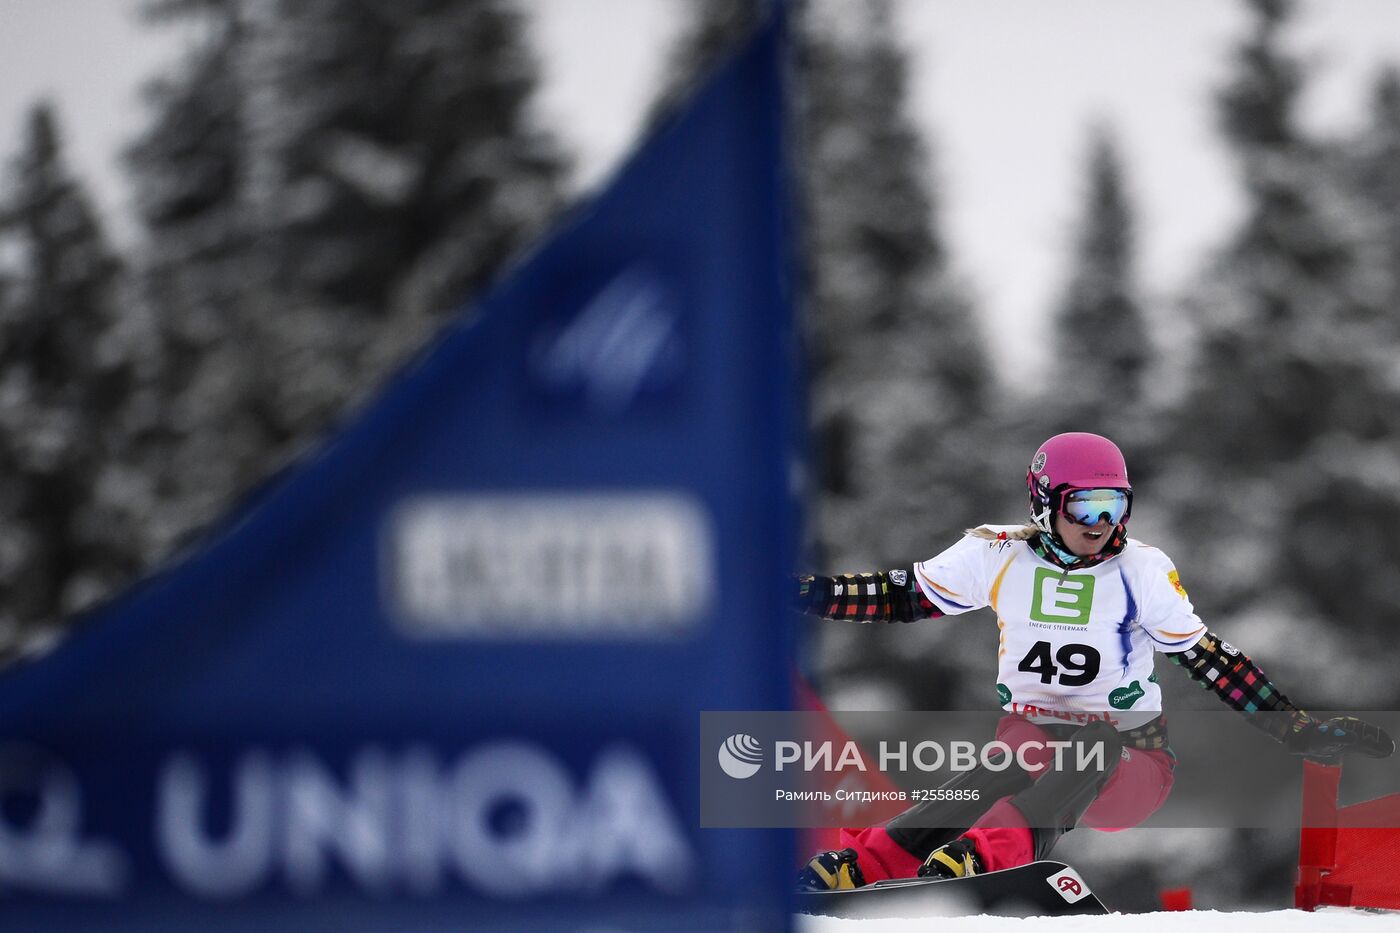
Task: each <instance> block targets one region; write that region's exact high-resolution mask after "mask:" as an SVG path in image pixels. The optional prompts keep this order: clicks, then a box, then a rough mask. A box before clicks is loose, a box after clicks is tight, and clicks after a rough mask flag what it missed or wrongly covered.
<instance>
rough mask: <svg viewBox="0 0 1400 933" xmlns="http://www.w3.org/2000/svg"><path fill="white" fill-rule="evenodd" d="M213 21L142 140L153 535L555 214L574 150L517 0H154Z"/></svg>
mask: <svg viewBox="0 0 1400 933" xmlns="http://www.w3.org/2000/svg"><path fill="white" fill-rule="evenodd" d="M150 10H151V13H152V16H153V17H155V18H157V19H167V20H169V19H174V20H177V21H182V22H184V23H186V24H187V25H197V26H198V27H199V28H198V30H193V31H195V32H197V34H199V35H201V36H202V41H200V42H199V43H198V44H197V46H196V47H195V48H194V49H193V50H192V52H191V54H190V55H189V57H188V58H187V59H186V60H184V61H183V62H181V63H179V64H178V65H177V67H176V70H175V72H174V73H172V75H171V76H169V77H168V78H166V79H165V80H163V81H161V82H158V83H157V84H156V85H155V86H154V87H153V89H152V92H151V98H152V102H153V105H154V113H153V118H152V120H151V123H150V126H149V128H148V129H147V131H146V132H145V133H144V134H143V136H142V137H141V138H140V139H139V140H138V141H137V143H136V144H135V145H134V146H133V147H132V149H131V158H132V165H133V170H134V173H135V175H136V179H137V182H138V184H137V190H138V194H139V195H140V199H141V201H140V203H141V214H142V217H143V219H144V220H145V221H146V224H147V227H148V230H149V232H150V234H151V236H150V240H151V250H150V257H149V274H148V275H147V276H146V277H145V280H144V284H145V294H146V295H147V297H148V300H149V302H150V305H151V307H152V309H153V313H154V314H155V316H156V318H157V319H158V320H159V321H160V323H161V327H162V332H163V334H164V337H165V349H166V356H167V358H168V360H169V365H168V367H167V369H166V372H165V373H163V376H162V391H163V395H162V406H163V408H164V410H165V411H166V412H167V417H166V419H165V420H166V422H167V423H168V424H169V425H170V434H169V437H168V438H167V439H166V444H165V449H164V450H163V452H162V453H161V454H160V455H159V456H158V457H156V458H155V460H156V461H157V463H155V464H153V467H154V468H156V469H157V470H158V471H159V472H160V476H161V479H160V485H161V487H162V489H163V491H164V493H165V495H164V497H163V499H162V501H163V502H164V503H167V504H169V506H170V507H169V508H168V509H162V510H160V515H161V518H160V519H158V520H157V521H156V523H157V524H158V525H159V528H158V529H157V531H158V535H157V537H158V538H159V539H161V540H164V541H167V542H169V541H173V540H175V539H177V538H179V537H181V536H185V535H188V534H189V533H191V532H193V531H195V530H197V529H199V528H201V527H203V526H204V525H206V524H207V523H208V522H209V521H211V520H213V519H214V518H215V517H217V516H218V515H219V514H221V513H222V512H223V511H225V510H226V509H227V508H228V507H229V506H230V504H231V503H232V502H233V501H234V499H235V497H236V496H237V495H238V494H239V493H240V492H242V491H243V490H246V489H247V488H248V487H250V486H251V485H252V484H254V483H255V482H257V481H258V480H259V479H261V478H263V477H266V476H268V475H269V474H271V473H272V472H273V471H275V470H276V469H277V468H278V467H279V466H281V465H282V464H284V463H285V462H286V461H287V459H288V458H289V457H291V456H293V455H294V454H295V453H296V452H298V451H299V450H301V449H303V448H305V447H306V446H307V445H308V444H309V443H311V442H312V441H313V440H315V439H316V438H317V437H319V436H320V435H322V434H323V433H324V431H325V430H327V428H328V427H329V426H330V425H331V424H333V423H334V422H335V421H336V419H337V418H339V417H340V416H341V415H342V414H343V413H344V412H345V411H346V410H347V408H348V407H350V406H351V405H352V404H353V403H354V402H356V401H357V400H359V399H361V398H363V397H365V396H366V395H367V394H369V393H370V392H371V391H372V390H373V389H374V388H375V387H376V386H378V385H379V384H380V383H381V381H382V379H383V378H384V377H385V376H386V375H387V374H388V373H389V372H391V371H392V370H393V369H394V367H396V366H397V365H398V364H399V363H400V362H401V361H402V360H403V359H404V358H405V357H406V356H407V355H408V354H409V353H411V352H412V351H413V350H414V349H416V348H417V347H419V346H421V345H422V343H423V341H424V340H425V339H427V338H428V337H429V335H430V334H431V333H432V332H433V330H434V329H435V328H436V326H437V325H438V324H439V323H440V322H441V321H442V320H443V318H444V317H445V315H446V314H447V313H449V312H450V311H452V310H455V309H456V308H457V307H458V306H459V305H460V304H461V303H462V302H463V301H465V300H466V299H468V298H469V297H470V296H471V294H472V293H473V292H475V291H477V290H478V289H480V288H481V287H482V286H483V285H485V284H486V283H487V282H488V281H489V280H490V279H491V278H492V277H493V276H494V275H496V274H497V273H498V272H499V271H500V269H501V268H502V267H503V266H504V265H505V264H506V263H507V262H508V260H509V258H510V257H511V256H512V255H513V254H514V253H515V252H516V251H518V250H520V249H522V248H523V247H524V246H525V245H526V244H527V243H528V242H529V240H530V239H531V238H532V237H533V236H535V235H537V234H539V233H540V232H541V231H542V230H543V228H544V225H545V223H546V222H547V221H548V220H549V219H550V218H551V216H552V215H553V214H554V212H555V211H556V210H557V209H558V208H559V206H560V203H561V202H560V196H559V194H558V183H559V179H560V176H561V174H562V171H563V167H564V162H563V158H562V156H561V155H560V153H559V151H558V150H557V148H556V146H555V144H554V142H553V140H552V139H551V137H550V136H549V135H548V134H547V133H545V132H543V131H542V130H540V129H539V128H537V127H536V126H535V125H534V124H533V122H532V120H531V114H530V109H529V104H530V98H531V95H532V93H533V91H534V87H535V83H536V70H535V63H534V61H533V59H532V57H531V54H530V50H529V49H528V47H527V45H526V43H525V35H524V23H523V20H522V17H521V14H520V13H519V11H518V10H517V9H516V5H515V4H514V3H512V2H509V0H471V2H447V0H409V2H404V3H394V4H383V3H375V2H368V0H308V2H304V3H303V2H296V3H293V2H283V0H272V2H255V0H156V2H154V3H152V4H151V5H150Z"/></svg>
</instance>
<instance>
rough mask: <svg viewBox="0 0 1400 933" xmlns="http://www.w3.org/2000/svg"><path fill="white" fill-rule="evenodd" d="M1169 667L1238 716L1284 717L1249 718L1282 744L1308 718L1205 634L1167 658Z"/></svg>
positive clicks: (1245, 661) (1254, 668) (1249, 664)
mask: <svg viewBox="0 0 1400 933" xmlns="http://www.w3.org/2000/svg"><path fill="white" fill-rule="evenodd" d="M1167 657H1168V658H1170V659H1171V661H1172V663H1174V664H1178V665H1180V666H1181V667H1184V668H1186V673H1187V674H1189V675H1190V676H1191V679H1192V680H1194V681H1196V682H1197V683H1199V684H1200V685H1201V686H1202V687H1204V688H1205V689H1207V690H1210V691H1211V692H1212V693H1214V694H1215V695H1216V696H1218V697H1220V699H1221V700H1223V701H1224V702H1225V703H1226V705H1228V706H1231V707H1233V708H1234V709H1237V710H1239V711H1240V712H1242V713H1255V712H1271V713H1288V714H1289V715H1287V716H1249V717H1248V719H1249V723H1250V725H1252V726H1255V727H1256V728H1259V729H1262V730H1263V731H1265V732H1267V733H1268V734H1269V735H1272V736H1273V737H1274V738H1276V739H1278V740H1279V741H1280V742H1283V741H1284V740H1285V739H1287V738H1288V737H1289V735H1290V734H1291V733H1293V732H1296V731H1297V730H1299V729H1300V728H1302V727H1303V726H1304V725H1306V724H1307V723H1309V722H1311V721H1312V720H1311V717H1309V716H1308V714H1307V713H1305V712H1303V711H1302V710H1300V709H1299V708H1298V707H1296V706H1294V705H1293V704H1292V703H1290V702H1288V697H1286V696H1284V695H1283V693H1282V692H1280V691H1279V689H1278V688H1277V687H1275V686H1274V685H1273V683H1272V682H1270V680H1269V678H1267V677H1265V676H1264V672H1263V671H1261V670H1260V669H1259V667H1258V665H1256V664H1255V663H1254V662H1253V661H1251V660H1250V659H1249V658H1248V656H1246V655H1245V654H1244V652H1242V651H1240V650H1239V649H1238V648H1235V647H1233V646H1232V645H1231V644H1230V643H1229V642H1227V641H1225V640H1224V639H1222V638H1221V637H1220V636H1219V635H1216V634H1215V633H1214V632H1206V633H1205V634H1204V635H1202V636H1201V639H1200V641H1198V642H1196V643H1195V644H1194V645H1192V646H1191V647H1190V648H1187V649H1186V650H1185V651H1177V652H1172V653H1170V654H1168V655H1167Z"/></svg>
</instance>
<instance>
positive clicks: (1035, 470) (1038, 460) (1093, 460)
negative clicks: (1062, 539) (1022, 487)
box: [1026, 431, 1133, 534]
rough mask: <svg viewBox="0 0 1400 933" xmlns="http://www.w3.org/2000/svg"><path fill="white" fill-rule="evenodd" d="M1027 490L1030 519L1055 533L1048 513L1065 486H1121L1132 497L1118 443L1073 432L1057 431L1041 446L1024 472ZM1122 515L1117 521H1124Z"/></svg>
mask: <svg viewBox="0 0 1400 933" xmlns="http://www.w3.org/2000/svg"><path fill="white" fill-rule="evenodd" d="M1026 485H1027V486H1028V487H1029V489H1030V496H1031V519H1032V520H1033V521H1034V522H1035V525H1036V527H1037V528H1039V529H1040V530H1041V531H1044V532H1046V533H1048V534H1054V527H1053V525H1052V522H1051V516H1053V515H1054V514H1055V511H1056V510H1057V509H1058V508H1059V505H1060V500H1061V497H1062V495H1063V493H1064V491H1065V490H1066V489H1124V490H1127V492H1128V496H1129V503H1130V505H1129V510H1130V511H1131V501H1132V499H1131V497H1132V491H1133V487H1132V485H1131V484H1130V483H1129V482H1128V465H1127V463H1125V462H1124V460H1123V452H1122V451H1121V450H1119V449H1118V445H1117V444H1115V443H1113V441H1111V440H1109V439H1108V438H1106V437H1101V436H1100V435H1098V434H1086V433H1084V432H1082V431H1072V432H1070V433H1068V434H1056V435H1055V436H1054V437H1052V438H1050V440H1048V441H1046V442H1045V443H1043V444H1041V445H1040V449H1039V450H1037V451H1036V452H1035V456H1034V457H1032V458H1031V468H1030V470H1029V471H1028V472H1027V473H1026ZM1127 522H1128V516H1127V515H1126V514H1125V515H1124V516H1123V519H1122V521H1121V522H1120V524H1127Z"/></svg>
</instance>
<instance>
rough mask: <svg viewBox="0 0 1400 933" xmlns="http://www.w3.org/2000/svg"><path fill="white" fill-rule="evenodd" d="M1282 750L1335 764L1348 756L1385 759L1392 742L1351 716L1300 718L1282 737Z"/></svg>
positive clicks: (1386, 736)
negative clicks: (1354, 754) (1324, 718)
mask: <svg viewBox="0 0 1400 933" xmlns="http://www.w3.org/2000/svg"><path fill="white" fill-rule="evenodd" d="M1283 746H1284V748H1286V749H1288V750H1289V751H1290V752H1292V753H1293V754H1295V755H1302V756H1303V757H1304V758H1307V759H1309V760H1311V761H1316V762H1320V763H1322V764H1337V763H1338V762H1339V761H1341V760H1342V756H1343V755H1346V754H1348V753H1352V752H1355V753H1357V754H1360V755H1365V756H1366V757H1367V758H1388V757H1390V755H1391V754H1393V753H1394V751H1395V740H1394V739H1392V738H1391V737H1390V735H1389V734H1388V733H1387V732H1386V731H1385V730H1384V729H1382V728H1381V727H1380V726H1373V725H1371V724H1370V723H1369V722H1366V721H1364V720H1361V719H1357V718H1356V717H1355V716H1336V717H1334V718H1332V719H1326V720H1320V719H1314V718H1312V717H1311V716H1308V715H1306V714H1304V715H1301V716H1299V717H1298V719H1297V721H1296V722H1294V724H1293V728H1292V729H1291V730H1290V731H1289V732H1288V733H1287V734H1286V735H1285V736H1284V737H1283Z"/></svg>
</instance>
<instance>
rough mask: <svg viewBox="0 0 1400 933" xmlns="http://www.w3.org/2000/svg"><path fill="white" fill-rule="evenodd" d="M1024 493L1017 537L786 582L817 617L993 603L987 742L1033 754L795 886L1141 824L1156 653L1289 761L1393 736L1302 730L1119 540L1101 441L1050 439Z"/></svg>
mask: <svg viewBox="0 0 1400 933" xmlns="http://www.w3.org/2000/svg"><path fill="white" fill-rule="evenodd" d="M1026 483H1027V486H1028V489H1029V494H1030V514H1031V522H1030V523H1029V524H1025V525H983V526H980V527H977V528H974V529H971V530H969V531H968V532H967V533H966V534H965V536H964V537H963V538H962V539H961V540H960V541H958V543H956V544H954V545H953V546H952V547H950V548H948V549H947V550H945V551H944V552H942V553H941V554H939V555H937V556H936V557H933V558H931V559H929V560H926V561H923V562H921V563H916V564H913V565H912V566H907V567H901V568H896V569H892V570H888V571H883V572H877V573H858V574H845V575H842V576H835V577H821V576H805V577H800V578H799V579H798V584H799V586H798V589H799V604H800V607H801V608H802V610H803V611H804V612H807V613H809V614H813V615H817V616H820V617H823V618H828V619H838V620H847V621H860V622H872V621H885V622H912V621H917V620H920V619H931V618H937V617H939V616H945V615H958V614H960V613H964V612H970V611H972V610H974V609H979V608H982V607H984V606H990V607H992V609H993V610H994V611H995V612H996V613H997V617H998V624H999V627H1000V629H1001V641H1000V646H999V650H998V655H999V661H998V683H997V692H998V695H999V698H1000V699H1001V701H1002V704H1003V709H1004V710H1006V711H1007V712H1008V713H1009V715H1007V716H1005V717H1003V718H1002V720H1001V721H1000V723H999V725H998V727H997V734H996V738H997V739H998V740H1000V741H1003V742H1005V743H1007V745H1008V746H1010V747H1011V748H1012V749H1021V748H1023V747H1025V748H1026V749H1027V750H1028V751H1029V750H1030V749H1033V748H1036V746H1035V745H1031V744H1029V743H1040V750H1039V751H1038V752H1037V753H1035V754H1026V755H1025V756H1024V759H1025V762H1026V763H1027V764H1029V765H1030V766H1031V767H1030V770H1023V769H1022V768H1021V767H1019V766H1012V767H1008V768H1006V769H1004V770H993V769H988V768H985V767H984V768H979V769H974V770H972V771H968V772H964V773H962V774H960V775H959V776H958V777H956V778H954V779H953V781H952V782H950V784H949V785H945V786H951V785H952V784H957V785H959V786H963V787H968V788H972V787H975V788H977V789H978V791H979V793H978V795H977V796H978V797H979V799H978V801H977V802H967V803H960V804H957V805H954V806H949V805H948V804H946V803H925V804H920V805H918V806H915V807H913V808H911V809H909V810H907V811H905V812H904V813H902V814H900V815H899V816H896V817H895V818H894V819H892V820H890V821H889V822H887V823H886V824H884V825H883V826H875V827H870V828H866V829H859V830H842V837H841V841H842V842H843V843H845V844H846V847H845V848H843V849H841V850H837V851H830V852H823V853H821V854H819V855H817V856H815V857H814V858H812V859H811V861H810V862H808V864H807V867H806V868H804V869H803V870H802V872H801V874H800V875H799V884H800V886H801V887H803V888H806V889H810V890H830V889H842V888H853V887H860V886H862V885H864V884H867V883H870V882H873V881H877V880H880V879H883V878H902V877H910V876H914V875H916V874H917V875H919V876H938V877H963V876H966V875H970V874H978V873H982V872H990V871H998V870H1001V869H1006V868H1014V867H1016V866H1019V865H1024V864H1027V863H1029V862H1031V861H1035V860H1038V859H1042V858H1044V857H1045V856H1046V854H1047V853H1048V852H1049V851H1050V849H1051V847H1052V846H1053V845H1054V844H1055V842H1056V840H1057V839H1058V838H1059V837H1060V836H1061V835H1062V834H1063V833H1065V832H1068V831H1069V830H1070V829H1073V828H1074V827H1075V826H1077V825H1086V826H1090V827H1095V828H1100V829H1117V828H1126V827H1130V826H1136V825H1138V824H1140V823H1141V822H1142V821H1143V820H1145V819H1146V818H1147V817H1148V816H1150V815H1151V814H1152V813H1153V812H1154V811H1155V810H1156V809H1157V808H1158V807H1160V806H1161V805H1162V803H1163V802H1164V801H1165V800H1166V797H1167V794H1168V793H1169V792H1170V790H1171V785H1172V770H1173V761H1174V759H1173V757H1172V754H1171V751H1170V749H1169V748H1168V745H1167V733H1166V725H1165V721H1164V720H1163V718H1162V714H1161V709H1162V706H1161V692H1160V690H1159V688H1158V686H1157V683H1156V680H1155V678H1153V676H1152V675H1153V658H1154V652H1155V651H1160V652H1163V653H1165V654H1166V655H1167V657H1168V658H1169V659H1171V660H1172V661H1173V662H1175V663H1176V664H1178V665H1180V666H1181V667H1183V668H1184V669H1185V670H1186V672H1187V674H1188V675H1190V676H1191V677H1192V678H1193V679H1195V680H1197V681H1198V682H1200V683H1201V685H1202V686H1203V687H1205V688H1206V689H1208V690H1211V691H1213V692H1214V693H1216V694H1217V695H1218V696H1219V697H1220V699H1221V700H1223V701H1224V702H1225V703H1226V704H1227V705H1229V706H1231V707H1233V708H1234V709H1236V710H1239V711H1241V712H1244V713H1254V712H1272V713H1274V715H1266V716H1251V717H1249V720H1250V722H1251V724H1253V725H1256V726H1258V727H1259V728H1260V729H1263V730H1264V731H1266V732H1268V733H1269V734H1270V735H1272V736H1273V738H1275V739H1277V740H1278V741H1280V742H1282V743H1283V744H1284V746H1285V747H1286V748H1288V749H1289V750H1290V751H1292V752H1294V753H1297V754H1300V755H1305V756H1308V757H1311V758H1318V759H1329V758H1335V757H1336V756H1338V755H1340V754H1342V753H1344V752H1359V753H1361V754H1364V755H1368V756H1371V757H1375V758H1382V757H1385V756H1388V755H1390V754H1391V753H1392V752H1393V751H1394V749H1395V743H1394V742H1393V741H1392V740H1391V738H1390V736H1388V735H1387V734H1386V733H1385V732H1384V731H1383V730H1381V729H1379V728H1377V727H1376V726H1374V725H1371V724H1369V723H1366V722H1363V721H1362V720H1360V719H1357V718H1355V717H1351V716H1345V717H1337V718H1333V719H1328V720H1325V721H1319V720H1318V719H1316V718H1314V717H1311V716H1309V715H1308V714H1307V713H1306V712H1304V711H1303V710H1301V709H1299V708H1298V707H1296V706H1294V705H1293V704H1292V703H1290V702H1289V701H1288V699H1287V698H1286V697H1285V696H1284V695H1283V694H1282V693H1281V692H1280V691H1279V690H1278V688H1277V687H1275V686H1274V685H1273V684H1272V683H1270V682H1269V680H1268V678H1267V677H1265V676H1264V673H1263V671H1261V670H1260V669H1259V668H1258V667H1257V666H1256V665H1255V664H1254V663H1253V662H1252V661H1251V660H1250V659H1249V658H1248V657H1246V656H1245V655H1244V654H1243V653H1242V652H1240V651H1239V650H1238V649H1236V648H1234V647H1232V646H1231V645H1230V644H1229V643H1227V642H1225V641H1224V640H1223V639H1221V638H1220V636H1218V635H1216V634H1215V633H1214V632H1211V631H1209V630H1208V629H1207V628H1206V626H1205V623H1203V622H1202V621H1201V619H1200V618H1199V617H1198V616H1197V615H1196V613H1195V610H1194V609H1193V607H1192V605H1191V601H1190V599H1189V597H1188V596H1187V593H1186V590H1185V588H1184V586H1183V585H1182V583H1181V580H1180V578H1179V576H1178V574H1177V571H1176V568H1175V567H1174V566H1173V564H1172V562H1171V560H1170V559H1169V558H1168V557H1167V555H1165V554H1163V553H1162V552H1161V551H1159V550H1157V549H1156V548H1153V547H1150V546H1148V545H1146V544H1143V543H1142V542H1140V541H1138V540H1136V539H1133V538H1129V537H1128V536H1127V525H1128V518H1129V516H1130V515H1131V513H1132V505H1133V489H1132V486H1131V485H1130V484H1129V482H1128V471H1127V466H1126V464H1125V463H1124V460H1123V454H1122V452H1121V451H1120V450H1119V449H1118V447H1117V445H1115V444H1114V443H1113V442H1112V441H1110V440H1109V439H1108V438H1105V437H1100V436H1099V435H1096V434H1086V433H1077V432H1076V433H1069V434H1059V435H1056V436H1055V437H1052V438H1050V439H1049V440H1048V441H1046V442H1045V443H1044V444H1042V445H1041V446H1040V448H1039V449H1038V450H1037V451H1036V453H1035V456H1034V457H1033V458H1032V459H1031V464H1030V469H1029V470H1028V471H1027V474H1026ZM1054 714H1059V715H1058V716H1057V715H1054ZM1065 714H1071V716H1072V718H1073V719H1074V720H1075V722H1074V723H1073V724H1066V723H1065V722H1064V717H1065ZM1050 739H1060V740H1065V741H1071V742H1074V743H1105V744H1106V746H1107V748H1108V750H1109V754H1108V756H1107V766H1106V767H1105V768H1104V769H1103V770H1095V769H1086V770H1082V771H1080V770H1075V769H1072V768H1058V769H1057V768H1055V767H1051V764H1052V757H1053V756H1052V755H1051V753H1050V752H1049V750H1048V749H1045V748H1044V743H1045V742H1046V741H1048V740H1050Z"/></svg>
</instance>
